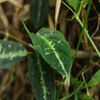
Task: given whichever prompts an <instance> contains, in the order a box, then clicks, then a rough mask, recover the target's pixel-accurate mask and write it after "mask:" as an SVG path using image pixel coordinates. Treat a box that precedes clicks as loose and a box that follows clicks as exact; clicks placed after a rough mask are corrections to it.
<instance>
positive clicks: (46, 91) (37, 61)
mask: <svg viewBox="0 0 100 100" xmlns="http://www.w3.org/2000/svg"><path fill="white" fill-rule="evenodd" d="M28 70H29V78H30V81H31V85H32V90H33V91H34V94H35V96H36V98H37V100H53V99H54V98H55V91H56V89H55V78H54V70H53V69H52V68H51V67H50V65H49V64H47V63H46V62H45V61H44V59H43V58H42V57H41V56H40V55H39V54H38V53H37V52H33V53H32V54H31V55H30V58H29V60H28Z"/></svg>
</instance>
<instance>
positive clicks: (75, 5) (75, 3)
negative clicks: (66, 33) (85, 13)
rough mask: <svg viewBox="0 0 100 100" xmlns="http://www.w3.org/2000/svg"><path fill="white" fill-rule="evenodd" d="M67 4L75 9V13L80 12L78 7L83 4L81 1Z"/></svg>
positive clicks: (76, 0) (70, 1) (72, 1)
mask: <svg viewBox="0 0 100 100" xmlns="http://www.w3.org/2000/svg"><path fill="white" fill-rule="evenodd" d="M66 1H67V2H68V4H69V5H70V6H72V7H73V8H74V10H75V11H77V10H78V7H79V5H80V3H81V0H69V1H68V0H66Z"/></svg>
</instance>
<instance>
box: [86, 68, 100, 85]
mask: <svg viewBox="0 0 100 100" xmlns="http://www.w3.org/2000/svg"><path fill="white" fill-rule="evenodd" d="M98 83H100V70H98V71H97V72H96V73H95V75H94V76H93V77H92V78H91V80H90V81H89V82H88V83H87V86H88V87H89V86H93V85H97V84H98Z"/></svg>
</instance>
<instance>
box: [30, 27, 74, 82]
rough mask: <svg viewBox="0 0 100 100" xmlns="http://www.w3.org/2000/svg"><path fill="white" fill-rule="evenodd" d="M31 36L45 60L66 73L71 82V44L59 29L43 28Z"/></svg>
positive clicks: (61, 72) (60, 71)
mask: <svg viewBox="0 0 100 100" xmlns="http://www.w3.org/2000/svg"><path fill="white" fill-rule="evenodd" d="M30 38H31V40H32V43H33V45H34V47H35V49H36V50H37V51H38V52H39V53H40V54H41V56H42V57H43V58H44V59H45V61H46V62H47V63H48V64H50V65H51V67H52V68H54V69H55V70H57V71H58V72H59V73H60V74H62V75H64V76H65V77H66V78H67V80H68V84H70V70H71V66H72V55H71V49H70V46H69V44H68V42H67V41H66V40H65V38H64V36H63V35H62V34H61V33H60V32H59V31H53V30H50V29H47V28H42V29H40V30H39V31H38V32H37V34H36V35H35V34H33V33H32V34H31V36H30Z"/></svg>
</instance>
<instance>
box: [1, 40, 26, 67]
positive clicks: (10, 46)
mask: <svg viewBox="0 0 100 100" xmlns="http://www.w3.org/2000/svg"><path fill="white" fill-rule="evenodd" d="M26 54H27V51H26V49H25V47H24V46H23V45H22V44H20V43H16V42H13V41H8V40H6V41H3V40H0V68H9V67H11V66H13V65H15V64H17V63H19V62H21V61H22V60H24V58H25V56H26Z"/></svg>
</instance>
